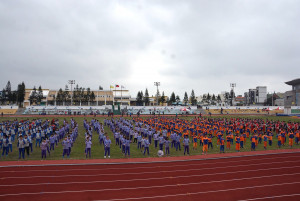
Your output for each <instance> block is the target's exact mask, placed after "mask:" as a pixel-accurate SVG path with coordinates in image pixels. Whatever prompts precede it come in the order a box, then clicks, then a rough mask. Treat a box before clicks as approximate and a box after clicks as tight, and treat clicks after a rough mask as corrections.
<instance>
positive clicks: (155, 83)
mask: <svg viewBox="0 0 300 201" xmlns="http://www.w3.org/2000/svg"><path fill="white" fill-rule="evenodd" d="M154 86H156V88H157V92H156V104H157V105H158V86H160V82H154Z"/></svg>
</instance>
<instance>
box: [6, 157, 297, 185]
mask: <svg viewBox="0 0 300 201" xmlns="http://www.w3.org/2000/svg"><path fill="white" fill-rule="evenodd" d="M297 162H299V161H280V162H272V163H259V164H251V165H249V164H246V165H232V166H225V167H212V168H201V169H200V168H197V169H183V170H163V171H152V172H127V173H104V174H92V175H89V174H88V175H78V174H71V175H52V176H51V175H49V176H48V175H40V176H27V177H2V178H1V179H2V180H4V179H27V178H62V177H95V176H115V175H118V176H120V175H140V174H153V173H155V174H158V173H169V172H188V171H196V170H201V171H203V170H212V169H213V170H216V169H226V168H236V167H250V166H258V165H272V164H278V163H283V165H285V164H284V163H297Z"/></svg>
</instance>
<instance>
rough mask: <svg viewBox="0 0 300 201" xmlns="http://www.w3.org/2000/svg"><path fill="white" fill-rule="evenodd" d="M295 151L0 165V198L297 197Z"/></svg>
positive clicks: (299, 177) (299, 157) (299, 165)
mask: <svg viewBox="0 0 300 201" xmlns="http://www.w3.org/2000/svg"><path fill="white" fill-rule="evenodd" d="M299 169H300V153H299V152H297V153H282V154H272V155H256V156H247V157H238V158H223V159H222V158H221V159H214V160H193V161H181V162H180V161H177V162H159V163H137V164H133V163H131V164H130V163H129V164H106V165H72V166H64V165H60V166H23V167H22V166H15V167H2V168H0V200H1V201H6V200H14V201H19V200H20V201H24V200H49V201H50V200H51V201H53V200H73V201H79V200H80V201H81V200H116V201H117V200H180V201H182V200H185V201H187V200H209V201H213V200H222V201H227V200H230V201H231V200H247V201H250V200H295V201H296V200H300V191H299V189H300V171H299Z"/></svg>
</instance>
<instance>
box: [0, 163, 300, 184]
mask: <svg viewBox="0 0 300 201" xmlns="http://www.w3.org/2000/svg"><path fill="white" fill-rule="evenodd" d="M299 167H300V166H291V167H279V168H269V169H265V168H263V169H256V170H247V171H243V170H241V171H232V172H220V173H210V174H196V175H186V176H175V177H172V176H167V177H152V178H144V179H119V180H107V181H103V180H101V181H100V180H96V181H79V182H76V181H75V182H62V183H54V182H52V183H51V182H47V183H33V184H32V183H27V184H8V185H0V187H15V186H37V185H69V184H92V183H114V182H134V181H150V180H162V179H178V178H189V177H203V176H213V175H224V174H226V175H227V174H232V173H234V174H237V173H248V172H257V171H269V170H280V169H292V168H299ZM298 174H300V173H293V175H298ZM281 175H290V174H281ZM281 175H279V176H281ZM268 176H269V175H268ZM276 176H277V175H276ZM261 177H264V176H261Z"/></svg>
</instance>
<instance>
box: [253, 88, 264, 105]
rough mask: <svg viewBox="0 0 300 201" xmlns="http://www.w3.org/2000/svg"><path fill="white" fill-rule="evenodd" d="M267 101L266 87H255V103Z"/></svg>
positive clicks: (260, 103) (259, 103)
mask: <svg viewBox="0 0 300 201" xmlns="http://www.w3.org/2000/svg"><path fill="white" fill-rule="evenodd" d="M266 101H267V87H266V86H258V87H256V96H255V104H258V105H262V104H264V103H265V102H266Z"/></svg>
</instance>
